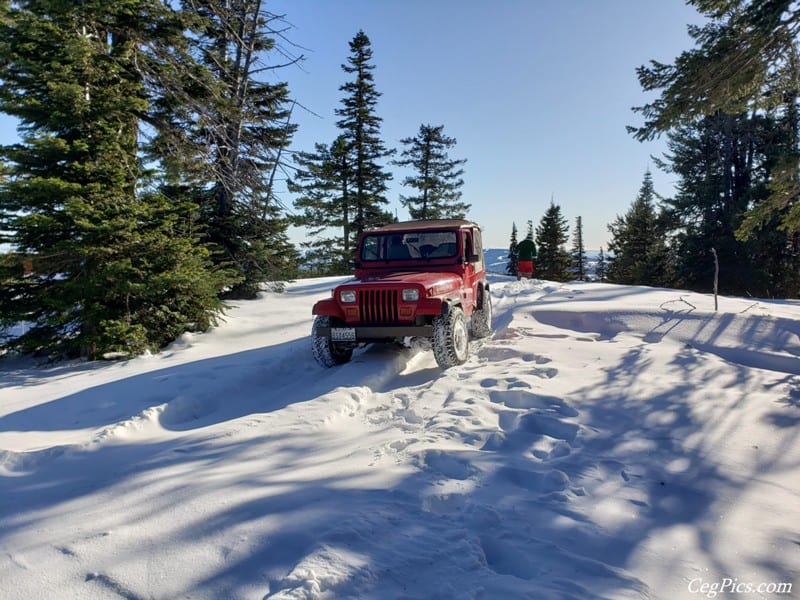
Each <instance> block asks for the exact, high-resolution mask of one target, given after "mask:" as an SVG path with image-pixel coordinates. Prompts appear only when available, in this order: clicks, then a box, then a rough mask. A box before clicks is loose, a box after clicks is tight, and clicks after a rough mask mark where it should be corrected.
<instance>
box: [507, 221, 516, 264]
mask: <svg viewBox="0 0 800 600" xmlns="http://www.w3.org/2000/svg"><path fill="white" fill-rule="evenodd" d="M507 259H508V262H507V264H506V273H508V274H509V275H513V276H514V277H516V276H517V275H518V274H519V271H518V270H517V261H518V257H517V224H516V223H512V224H511V242H510V243H509V245H508V256H507Z"/></svg>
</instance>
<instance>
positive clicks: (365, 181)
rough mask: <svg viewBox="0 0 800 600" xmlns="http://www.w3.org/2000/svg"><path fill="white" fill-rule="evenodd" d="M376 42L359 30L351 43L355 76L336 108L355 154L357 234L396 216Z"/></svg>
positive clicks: (350, 66)
mask: <svg viewBox="0 0 800 600" xmlns="http://www.w3.org/2000/svg"><path fill="white" fill-rule="evenodd" d="M371 60H372V45H371V43H370V41H369V38H368V37H367V35H366V34H365V33H364V32H363V31H359V32H358V33H357V34H356V36H355V37H354V38H353V40H352V41H351V42H350V56H349V57H348V59H347V64H343V65H342V69H343V70H344V72H345V73H348V74H352V75H354V77H355V79H353V80H352V81H348V82H347V83H345V84H344V85H342V86H341V87H340V88H339V89H340V90H341V91H343V92H344V93H345V97H344V98H342V107H341V108H338V109H336V114H337V115H338V116H339V117H341V119H340V120H339V121H338V122H337V123H336V125H337V127H339V129H340V130H341V131H342V135H343V136H344V140H345V141H346V142H347V146H348V154H351V155H352V160H353V164H352V176H353V186H352V198H353V208H354V215H353V217H354V218H353V228H354V233H355V234H356V235H358V234H360V233H361V232H362V231H363V230H364V229H367V228H369V227H373V226H378V225H382V224H386V223H387V222H392V221H394V217H393V216H392V215H391V214H390V213H388V212H386V211H385V210H384V209H383V208H382V206H383V205H386V204H388V203H389V201H388V200H387V199H386V190H387V185H386V184H387V182H388V181H389V180H390V179H391V178H392V175H391V174H390V173H387V172H385V171H384V169H383V167H382V166H381V165H380V164H379V161H380V160H381V159H384V158H387V157H389V156H391V155H392V154H393V153H394V151H393V150H387V149H386V148H385V146H384V144H383V142H382V141H381V139H380V124H381V121H382V119H381V118H380V117H378V116H377V115H376V114H375V107H376V105H377V103H378V98H380V96H381V94H380V92H378V91H377V89H376V88H375V82H374V77H373V75H372V71H373V70H374V68H375V67H374V65H372V64H371V63H370V61H371Z"/></svg>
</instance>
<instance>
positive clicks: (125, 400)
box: [0, 275, 800, 600]
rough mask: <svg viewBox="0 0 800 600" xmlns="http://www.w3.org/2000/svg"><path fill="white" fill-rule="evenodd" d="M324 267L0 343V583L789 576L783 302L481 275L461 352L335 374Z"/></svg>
mask: <svg viewBox="0 0 800 600" xmlns="http://www.w3.org/2000/svg"><path fill="white" fill-rule="evenodd" d="M337 281H338V279H336V278H328V279H314V280H299V281H297V282H296V283H294V284H292V285H290V286H289V288H288V291H287V292H286V293H284V294H271V293H265V294H264V295H263V296H262V297H261V298H260V299H259V300H256V301H251V302H240V303H237V304H236V305H235V306H234V307H232V308H231V309H230V311H229V312H228V315H227V317H226V322H225V323H223V324H221V325H220V326H219V327H218V328H216V329H214V330H213V331H210V332H209V333H206V334H202V335H185V336H183V337H182V338H181V339H180V340H179V341H178V342H176V343H174V344H172V345H171V346H170V347H169V348H167V349H166V350H165V351H164V352H162V353H161V354H158V355H155V356H146V357H141V358H138V359H136V360H131V361H126V362H118V363H91V364H87V363H73V364H56V365H50V366H46V367H38V368H37V367H34V366H32V365H31V364H30V363H28V362H25V361H18V360H17V361H12V360H10V359H6V360H4V361H2V362H0V581H1V582H2V584H0V585H1V589H0V596H2V597H3V598H6V599H12V600H13V599H26V600H27V599H30V598H59V599H61V598H82V599H94V598H98V599H99V598H103V599H105V598H127V599H145V598H156V599H172V598H199V599H217V598H243V599H251V598H252V599H256V598H258V599H262V598H275V599H278V598H282V599H287V598H323V599H326V598H370V599H379V598H380V599H383V598H391V599H400V598H404V599H414V598H418V599H422V598H459V599H461V598H486V599H504V598H536V599H548V598H554V599H561V598H575V599H581V600H582V599H585V598H615V599H616V598H660V599H665V600H667V599H669V600H671V599H675V598H713V597H715V596H717V595H718V594H720V593H721V592H723V593H722V595H721V597H728V598H730V597H737V598H738V597H741V598H798V597H800V578H798V573H800V439H798V438H800V301H785V302H767V301H756V300H752V299H749V300H744V299H731V298H722V299H721V300H720V310H719V312H718V313H716V314H715V313H714V312H713V299H712V298H710V297H708V296H703V295H699V294H693V293H689V292H681V291H675V290H659V289H650V288H643V287H623V286H612V285H605V284H597V283H583V284H581V283H573V284H555V283H548V282H542V281H525V280H523V281H516V280H513V279H511V278H509V277H504V276H501V275H493V276H492V292H493V298H494V305H495V329H496V332H495V334H494V335H493V336H492V337H490V338H488V339H487V340H484V341H482V342H480V343H474V345H473V347H472V356H471V358H470V360H469V361H468V362H467V363H466V364H465V365H463V366H460V367H456V368H453V369H450V370H448V371H445V372H443V371H441V370H440V369H439V368H438V367H437V366H436V363H435V361H434V358H433V355H432V353H431V352H430V350H425V349H421V348H415V349H402V348H395V347H385V346H373V347H368V348H365V349H364V350H362V351H359V352H357V353H356V355H355V356H354V360H353V362H351V363H349V364H347V365H343V366H341V367H338V368H335V369H330V370H325V369H322V368H320V367H318V366H317V365H316V364H315V363H314V362H313V359H312V357H311V349H310V340H309V330H310V327H311V317H310V311H311V306H312V304H313V302H314V301H315V300H316V299H318V298H322V297H325V296H327V295H328V294H329V289H330V288H331V287H332V286H333V285H334V284H335V283H336V282H337ZM746 586H747V587H746ZM789 586H791V589H789ZM737 592H738V593H737Z"/></svg>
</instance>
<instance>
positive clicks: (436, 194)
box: [394, 125, 470, 219]
mask: <svg viewBox="0 0 800 600" xmlns="http://www.w3.org/2000/svg"><path fill="white" fill-rule="evenodd" d="M400 142H401V143H402V144H404V145H405V146H406V148H405V149H404V150H403V152H402V158H401V159H400V160H396V161H394V164H396V165H399V166H401V167H411V168H413V170H414V175H410V176H408V177H406V178H405V179H404V180H403V185H404V186H408V187H411V188H414V189H416V190H417V195H416V196H409V197H403V196H401V197H400V200H401V202H402V203H403V204H404V205H405V206H406V208H408V212H409V213H410V214H411V218H412V219H463V218H465V217H466V214H467V211H468V210H469V208H470V205H469V204H466V203H464V202H462V201H461V190H460V188H461V186H462V185H463V184H464V180H463V179H462V178H461V176H462V175H463V174H464V170H463V169H462V168H461V166H462V165H463V164H464V163H465V162H467V160H466V159H451V158H450V157H449V156H448V155H447V150H448V149H449V148H452V147H453V146H455V144H456V140H455V138H451V137H448V136H446V135H445V134H444V125H439V126H438V127H434V126H432V125H420V127H419V133H417V135H416V136H415V137H413V138H405V139H402V140H400Z"/></svg>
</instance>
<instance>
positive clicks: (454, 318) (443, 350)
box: [433, 306, 469, 369]
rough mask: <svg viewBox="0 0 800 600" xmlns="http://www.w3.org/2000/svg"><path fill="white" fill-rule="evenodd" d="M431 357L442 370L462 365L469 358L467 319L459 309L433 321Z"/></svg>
mask: <svg viewBox="0 0 800 600" xmlns="http://www.w3.org/2000/svg"><path fill="white" fill-rule="evenodd" d="M433 356H434V357H435V358H436V362H437V363H438V364H439V366H440V367H441V368H442V369H448V368H450V367H454V366H455V365H462V364H464V363H465V362H466V361H467V358H468V357H469V332H468V331H467V319H466V317H465V316H464V311H463V310H461V308H460V307H458V306H454V307H452V308H451V309H450V310H449V311H447V314H446V315H442V316H441V317H436V318H435V319H434V320H433Z"/></svg>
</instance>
